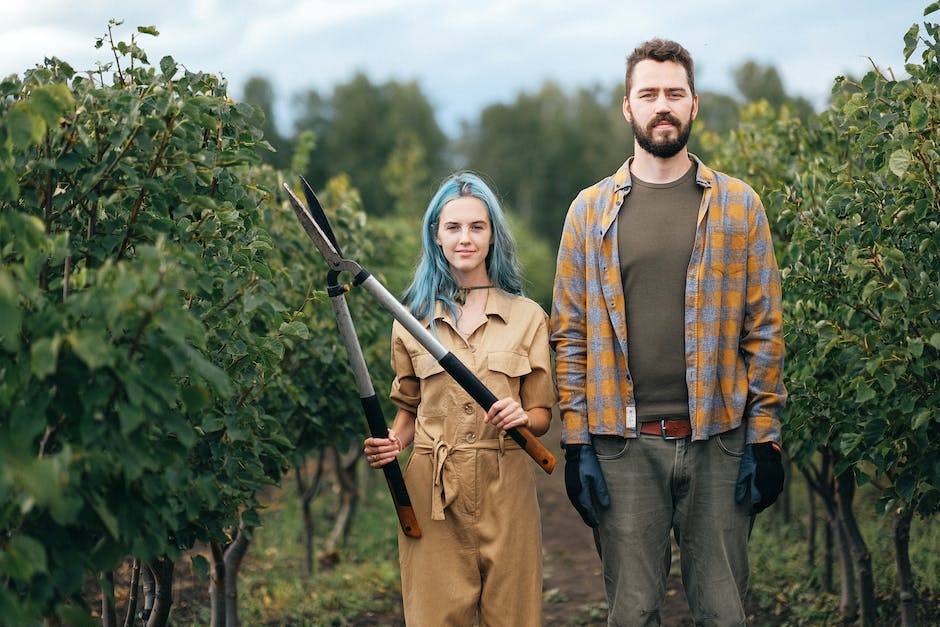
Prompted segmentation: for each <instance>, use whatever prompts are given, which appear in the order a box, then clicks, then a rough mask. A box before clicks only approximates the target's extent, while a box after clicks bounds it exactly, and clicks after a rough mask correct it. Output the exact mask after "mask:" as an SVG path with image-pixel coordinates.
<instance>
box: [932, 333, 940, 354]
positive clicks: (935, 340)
mask: <svg viewBox="0 0 940 627" xmlns="http://www.w3.org/2000/svg"><path fill="white" fill-rule="evenodd" d="M930 345H931V346H933V347H934V348H936V349H937V350H938V351H940V333H934V334H933V335H931V336H930Z"/></svg>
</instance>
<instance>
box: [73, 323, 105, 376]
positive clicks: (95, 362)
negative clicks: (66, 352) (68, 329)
mask: <svg viewBox="0 0 940 627" xmlns="http://www.w3.org/2000/svg"><path fill="white" fill-rule="evenodd" d="M66 341H67V342H68V343H69V345H70V346H71V347H72V350H73V351H75V355H76V356H78V358H79V359H81V360H82V361H83V362H85V365H86V366H88V367H89V368H90V369H91V370H97V369H98V368H102V367H104V366H110V365H112V364H113V363H114V354H113V350H114V349H113V347H112V345H111V343H110V342H108V341H107V340H105V339H104V338H102V337H101V336H100V335H98V334H96V333H90V332H85V331H76V332H75V333H70V334H69V335H68V336H66Z"/></svg>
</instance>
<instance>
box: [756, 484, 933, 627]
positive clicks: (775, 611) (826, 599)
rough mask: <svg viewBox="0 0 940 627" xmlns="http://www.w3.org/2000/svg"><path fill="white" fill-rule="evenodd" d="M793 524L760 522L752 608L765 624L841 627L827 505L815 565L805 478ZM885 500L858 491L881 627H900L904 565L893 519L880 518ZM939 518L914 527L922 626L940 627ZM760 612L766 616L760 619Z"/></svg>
mask: <svg viewBox="0 0 940 627" xmlns="http://www.w3.org/2000/svg"><path fill="white" fill-rule="evenodd" d="M791 490H792V492H791V494H792V498H793V501H792V508H791V511H792V518H791V522H789V523H786V522H784V521H783V519H782V517H781V516H780V515H779V514H777V513H771V514H770V515H768V514H767V513H764V514H761V515H760V516H758V517H757V523H756V524H755V526H754V530H753V533H752V534H751V541H750V545H749V555H750V562H751V577H750V585H749V592H748V594H749V601H750V606H751V608H752V611H753V613H754V614H755V615H756V616H757V617H758V619H767V620H771V619H773V621H774V624H779V625H842V624H844V623H843V621H842V616H841V614H840V611H839V601H840V596H839V591H840V587H841V582H840V569H839V564H838V554H836V555H835V557H834V559H835V560H836V563H835V564H834V565H833V573H834V574H833V579H832V590H827V589H826V582H825V575H824V564H823V559H824V557H823V555H824V553H823V542H824V537H823V531H824V527H825V521H824V520H823V518H822V511H821V510H822V505H821V504H818V505H817V516H819V520H818V521H817V533H818V534H819V537H818V538H817V547H818V548H817V555H816V559H815V561H814V563H813V564H812V565H810V561H809V557H808V551H809V549H808V533H809V532H808V529H809V507H808V502H807V499H808V497H807V493H806V487H805V483H804V481H803V479H802V478H801V477H799V478H798V477H794V481H793V486H792V488H791ZM877 499H878V494H877V492H876V491H875V490H874V488H872V487H871V486H863V487H861V488H859V490H858V493H857V495H856V501H855V503H856V505H855V515H856V517H857V518H858V523H859V527H860V529H861V532H862V535H863V537H864V538H865V542H866V543H867V544H868V549H869V551H870V553H871V561H872V572H873V575H874V580H875V594H876V596H877V609H876V613H877V617H878V621H879V624H883V625H899V624H900V612H899V609H898V600H897V565H896V563H895V558H894V544H893V537H894V530H893V520H892V518H891V516H884V515H880V514H879V513H878V512H877V511H876V502H877ZM938 521H940V517H938V516H936V515H935V516H933V517H932V518H930V519H927V520H924V519H922V518H917V517H915V518H914V520H913V522H912V524H911V544H910V557H911V566H912V569H913V573H914V578H915V586H916V591H917V595H918V604H917V615H918V622H917V624H918V625H936V624H940V603H938V599H940V553H938V552H937V550H936V547H938V546H940V525H938V524H937V522H938ZM753 608H759V609H758V610H756V611H754V610H753Z"/></svg>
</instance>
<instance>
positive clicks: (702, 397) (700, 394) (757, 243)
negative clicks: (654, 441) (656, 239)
mask: <svg viewBox="0 0 940 627" xmlns="http://www.w3.org/2000/svg"><path fill="white" fill-rule="evenodd" d="M695 163H696V164H697V168H698V169H697V174H696V181H697V182H698V184H699V185H700V186H701V187H702V188H703V190H704V192H703V195H702V205H701V207H700V209H699V214H698V222H697V226H696V233H695V243H694V246H693V250H692V258H691V260H690V262H689V270H688V273H687V275H686V290H685V292H686V295H685V343H686V382H687V385H688V389H689V417H690V419H691V421H692V439H694V440H703V439H707V438H709V437H711V436H714V435H717V434H720V433H724V432H725V431H728V430H730V429H734V428H736V427H738V426H740V425H741V424H742V423H743V422H746V423H747V429H748V431H747V442H749V443H753V442H765V441H774V442H777V443H780V442H781V433H780V412H781V411H782V410H783V407H784V405H785V403H786V398H787V391H786V388H785V386H784V383H783V354H784V345H783V328H782V327H783V313H782V307H781V288H780V276H779V273H778V270H777V261H776V258H775V257H774V249H773V243H772V241H771V236H770V226H769V224H768V222H767V216H766V214H765V212H764V208H763V205H762V204H761V201H760V198H759V197H758V196H757V194H756V193H755V192H754V190H752V189H751V188H750V187H749V186H748V185H747V184H746V183H744V182H743V181H740V180H738V179H735V178H732V177H729V176H727V175H725V174H722V173H721V172H717V171H715V170H712V169H711V168H709V167H707V166H706V165H704V164H703V163H702V162H701V161H699V160H698V159H697V158H695ZM629 164H630V161H629V160H628V161H627V162H626V163H625V164H624V165H623V166H621V168H620V169H619V170H618V171H617V172H616V173H615V174H614V175H612V176H609V177H607V178H605V179H604V180H602V181H600V182H599V183H597V184H595V185H593V186H592V187H589V188H587V189H585V190H582V191H581V193H580V194H578V196H577V198H575V200H574V202H572V204H571V207H570V208H569V210H568V215H567V217H566V219H565V227H564V231H563V232H562V237H561V244H560V246H559V249H558V263H557V267H556V273H555V287H554V297H553V305H552V315H551V322H552V336H551V342H552V346H553V347H554V349H555V353H556V375H557V381H558V393H559V396H560V403H559V405H560V409H561V416H562V423H563V430H562V441H563V442H566V443H569V444H589V443H590V442H591V434H595V435H619V436H622V437H636V435H637V431H636V428H635V426H634V423H635V418H634V417H632V416H631V417H629V418H628V415H629V414H631V413H633V412H634V411H635V407H634V401H633V385H632V382H631V378H630V370H629V368H628V365H627V364H628V355H627V332H628V331H627V320H626V308H625V305H624V299H623V285H622V283H621V280H620V260H619V256H618V252H617V228H616V220H617V213H618V211H619V210H620V207H621V205H622V204H623V199H624V197H625V196H626V194H628V193H629V192H630V188H631V180H630V168H629ZM633 416H635V413H634V414H633Z"/></svg>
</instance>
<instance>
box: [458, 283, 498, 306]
mask: <svg viewBox="0 0 940 627" xmlns="http://www.w3.org/2000/svg"><path fill="white" fill-rule="evenodd" d="M491 287H495V286H494V285H474V286H473V287H458V288H457V293H456V294H455V295H454V300H455V301H457V304H458V305H463V304H464V303H466V302H467V295H468V294H469V293H470V290H485V289H489V288H491Z"/></svg>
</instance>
